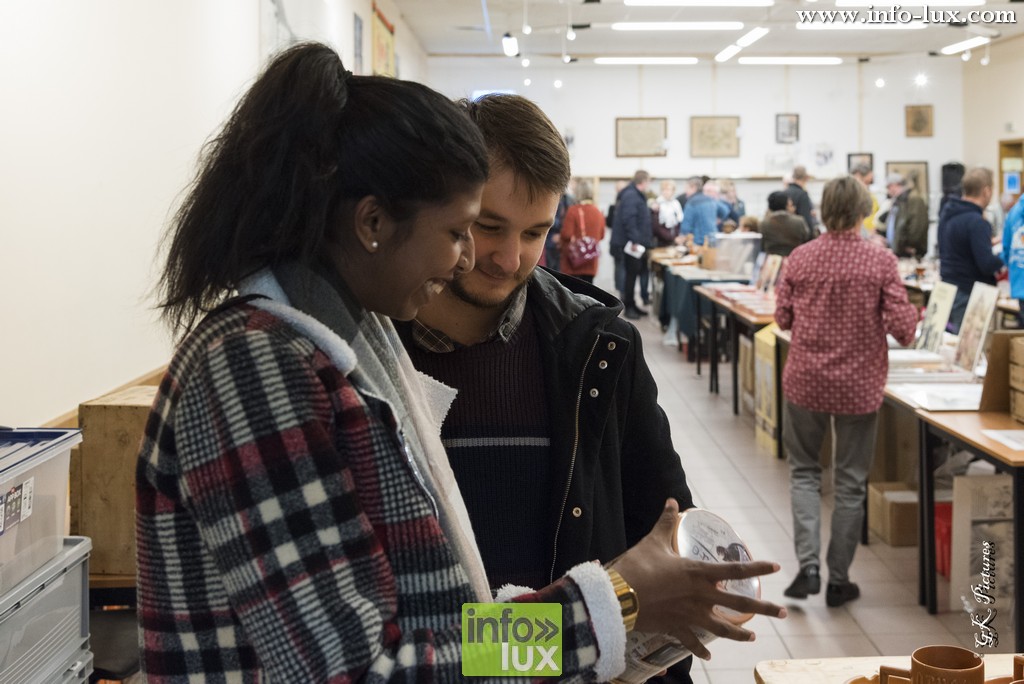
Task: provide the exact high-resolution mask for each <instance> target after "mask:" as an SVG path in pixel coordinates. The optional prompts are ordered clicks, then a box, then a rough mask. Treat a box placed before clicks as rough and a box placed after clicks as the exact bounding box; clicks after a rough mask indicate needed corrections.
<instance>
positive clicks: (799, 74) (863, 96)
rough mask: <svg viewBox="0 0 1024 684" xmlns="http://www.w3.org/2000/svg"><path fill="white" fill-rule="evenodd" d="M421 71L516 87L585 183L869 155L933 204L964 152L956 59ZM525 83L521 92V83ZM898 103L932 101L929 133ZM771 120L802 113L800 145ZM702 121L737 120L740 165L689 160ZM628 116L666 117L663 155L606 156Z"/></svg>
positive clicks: (767, 168) (509, 65) (830, 162)
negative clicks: (926, 192) (909, 131)
mask: <svg viewBox="0 0 1024 684" xmlns="http://www.w3.org/2000/svg"><path fill="white" fill-rule="evenodd" d="M428 63H429V81H428V83H429V84H430V85H431V86H433V87H435V88H438V89H439V90H441V91H442V92H444V93H445V94H447V95H450V96H452V97H465V96H468V95H469V94H471V93H472V92H473V91H474V90H487V89H513V90H515V91H516V92H518V93H520V94H522V95H525V96H527V97H530V98H531V99H533V100H535V101H536V102H537V103H538V104H539V105H540V106H541V107H542V108H543V109H544V110H545V111H546V112H547V113H548V115H549V116H550V117H551V119H552V121H554V123H555V125H556V126H558V128H559V130H561V131H563V133H566V132H571V133H572V136H573V139H574V144H573V149H572V159H573V171H574V173H576V174H577V175H582V176H595V175H596V176H604V177H627V176H631V175H632V173H633V171H635V170H636V169H637V168H645V169H647V170H648V171H650V172H651V173H652V174H653V175H654V176H655V177H656V178H657V177H669V178H676V179H680V178H684V177H686V176H689V175H694V174H705V173H706V174H708V175H710V176H732V177H754V176H764V175H770V176H775V177H778V176H781V175H782V171H781V168H789V167H791V163H790V162H789V161H788V160H790V159H791V160H793V161H794V162H796V163H803V164H805V165H806V166H807V168H808V171H809V172H810V173H811V174H812V175H813V176H817V177H819V178H828V177H831V176H834V175H837V174H839V173H841V172H844V171H845V169H846V155H847V154H848V153H851V152H871V153H873V154H874V163H875V173H876V180H877V181H878V183H881V182H882V180H883V177H884V171H885V163H886V162H887V161H927V162H928V168H929V176H930V181H931V188H932V190H933V196H934V197H935V198H937V197H938V196H939V195H938V194H937V193H938V189H939V172H940V169H939V167H940V166H941V165H942V164H943V163H945V162H947V161H950V160H954V159H960V158H962V156H963V147H964V136H963V128H964V111H963V107H962V104H961V92H962V76H961V74H962V63H961V62H960V61H959V60H958V59H955V58H928V57H921V58H917V57H912V58H888V59H885V60H876V61H872V62H869V63H866V64H857V63H853V64H844V65H842V66H839V67H751V66H740V65H738V64H725V65H712V64H698V65H696V66H691V67H650V66H648V67H602V66H596V65H593V64H586V63H584V62H578V63H575V64H571V65H568V66H565V65H551V66H531V67H530V68H528V69H523V68H522V67H521V66H520V65H519V63H518V61H516V60H511V59H507V58H505V59H502V58H496V59H480V58H474V59H472V60H469V59H460V58H453V57H445V58H431V59H430V60H429V62H428ZM919 71H924V72H926V73H927V74H928V75H929V77H930V79H931V80H930V82H929V84H928V85H926V86H924V87H922V88H919V87H917V86H915V85H914V84H913V78H914V76H915V75H916V74H917V73H918V72H919ZM526 76H529V77H530V78H531V79H532V84H531V85H530V86H524V85H523V79H524V77H526ZM879 76H882V77H884V78H885V79H886V81H887V85H886V87H885V88H883V89H879V88H876V87H875V85H874V81H875V79H876V78H877V77H879ZM556 78H558V79H562V81H563V83H564V85H563V87H562V88H560V89H556V88H555V87H554V86H553V83H554V80H555V79H556ZM907 104H932V105H934V108H935V126H934V133H935V135H934V137H932V138H907V137H906V136H905V135H904V110H903V108H904V106H905V105H907ZM779 113H796V114H799V115H800V141H799V143H797V144H794V145H780V144H777V143H776V142H775V115H776V114H779ZM704 115H723V116H724V115H738V116H739V117H740V126H741V131H742V136H741V140H740V156H739V157H738V158H733V159H694V158H692V157H690V154H689V138H690V131H689V128H690V123H689V122H690V117H691V116H704ZM634 116H647V117H667V118H668V141H669V149H668V155H667V156H665V157H657V158H649V159H637V158H616V157H615V118H616V117H634ZM829 152H830V153H831V155H830V156H829V154H828V153H829ZM819 153H822V159H821V160H820V161H819ZM762 186H764V184H763V183H757V184H755V185H753V186H750V187H752V188H761V190H756V189H755V190H752V192H754V194H756V195H758V197H755V198H753V199H754V200H755V202H751V198H747V201H748V206H749V210H750V211H751V213H759V212H760V211H761V210H763V208H764V206H763V204H762V203H763V197H764V196H766V194H767V191H770V190H771V189H774V187H775V182H774V181H771V182H768V185H767V186H764V187H762ZM739 189H740V190H741V192H742V190H743V186H742V185H741V186H740V188H739ZM815 191H817V192H818V193H820V183H817V184H812V187H811V192H812V195H814V193H815ZM605 201H607V200H606V199H605ZM751 204H757V205H758V206H750V205H751ZM932 204H935V205H937V201H935V202H933V203H932ZM755 209H756V210H757V211H754V210H755Z"/></svg>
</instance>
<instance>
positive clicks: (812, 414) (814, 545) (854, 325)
mask: <svg viewBox="0 0 1024 684" xmlns="http://www.w3.org/2000/svg"><path fill="white" fill-rule="evenodd" d="M870 207H871V198H870V197H869V196H868V192H867V190H866V189H865V188H864V186H863V185H862V184H861V183H860V182H859V181H858V180H856V179H855V178H853V177H852V176H844V177H841V178H836V179H835V180H832V181H830V182H829V183H828V184H827V185H826V186H825V191H824V194H823V195H822V202H821V215H822V221H823V222H824V224H825V226H826V227H827V229H828V232H827V233H823V234H822V235H821V237H819V238H818V239H816V240H813V241H811V242H809V243H807V244H805V245H801V246H800V247H797V248H796V249H795V250H793V252H792V254H790V256H789V257H788V258H787V259H786V261H785V263H784V264H783V267H782V274H781V275H780V277H779V282H778V284H776V286H775V298H776V299H775V301H776V305H775V320H776V322H777V323H778V324H779V326H780V327H781V328H782V329H783V330H792V331H793V335H792V343H791V346H790V351H789V357H788V359H787V361H786V367H785V370H784V371H783V377H782V386H783V392H784V395H785V397H786V403H785V406H784V409H783V435H784V439H785V448H786V453H787V455H788V458H789V466H790V491H791V496H792V511H793V534H794V543H795V547H796V555H797V559H798V560H799V562H800V572H799V574H798V575H797V576H796V579H794V580H793V583H792V584H790V586H789V587H788V588H787V589H786V591H785V595H786V596H789V597H792V598H806V597H807V595H808V594H817V593H818V592H819V591H820V590H821V580H820V570H819V567H820V564H821V563H820V555H821V549H820V545H821V543H820V533H819V529H820V525H821V466H820V464H819V462H818V454H819V452H820V450H821V443H822V439H823V438H824V435H825V430H827V429H828V428H829V425H831V426H832V429H833V431H834V436H835V442H836V463H835V510H834V512H833V514H832V534H831V538H830V540H829V547H828V555H827V557H826V562H827V563H828V572H829V583H828V591H827V592H826V597H825V599H826V603H827V604H828V605H829V606H841V605H843V604H844V603H846V602H847V601H850V600H852V599H855V598H857V597H858V596H859V595H860V590H859V588H858V587H857V585H856V584H855V583H853V582H851V581H850V579H849V576H848V573H849V569H850V564H851V563H852V562H853V555H854V553H855V552H856V550H857V541H858V539H859V537H860V530H861V523H862V521H863V515H864V495H865V487H866V483H867V475H868V470H869V469H870V467H871V459H872V456H873V454H874V448H875V431H876V428H877V421H878V408H879V406H881V403H882V393H883V390H884V388H885V377H886V374H887V372H888V363H889V360H888V349H887V345H886V341H885V337H886V334H887V333H889V334H891V335H893V336H894V337H895V338H896V339H897V340H898V341H899V342H900V343H901V344H904V345H906V344H910V342H911V341H913V339H914V330H915V326H916V323H917V310H916V308H915V307H914V305H913V304H911V303H910V302H909V301H908V300H907V292H906V289H905V288H904V286H903V283H902V281H901V280H900V276H899V272H898V270H897V266H896V257H895V256H894V255H893V254H892V253H891V252H889V251H887V250H885V249H883V248H881V247H880V246H877V245H874V244H872V243H869V242H867V241H865V240H863V239H861V237H860V233H859V228H860V225H861V222H862V221H863V220H864V216H865V215H866V214H867V212H868V211H870Z"/></svg>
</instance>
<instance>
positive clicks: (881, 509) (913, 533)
mask: <svg viewBox="0 0 1024 684" xmlns="http://www.w3.org/2000/svg"><path fill="white" fill-rule="evenodd" d="M868 526H869V527H870V529H871V531H872V532H874V533H875V534H877V535H878V536H879V537H881V539H882V541H884V542H885V543H886V544H888V545H889V546H916V545H917V491H916V490H913V489H911V488H910V487H909V486H908V485H906V484H905V483H903V482H870V483H868Z"/></svg>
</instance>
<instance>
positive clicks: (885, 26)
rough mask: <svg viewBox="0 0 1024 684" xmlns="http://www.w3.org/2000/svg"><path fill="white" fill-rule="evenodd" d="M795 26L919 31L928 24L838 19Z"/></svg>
mask: <svg viewBox="0 0 1024 684" xmlns="http://www.w3.org/2000/svg"><path fill="white" fill-rule="evenodd" d="M796 28H797V30H798V31H915V30H916V31H919V30H921V29H926V28H928V24H926V23H924V22H923V21H908V22H906V23H891V24H890V23H885V22H876V23H873V24H869V23H866V22H865V23H863V24H861V23H854V24H847V23H844V22H840V21H837V22H834V23H831V24H826V23H824V22H814V23H812V24H807V23H803V22H800V23H797V24H796Z"/></svg>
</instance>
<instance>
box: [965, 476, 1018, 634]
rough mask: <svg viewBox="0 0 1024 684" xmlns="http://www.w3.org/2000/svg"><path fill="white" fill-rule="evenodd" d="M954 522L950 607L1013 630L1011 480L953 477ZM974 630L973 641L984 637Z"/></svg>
mask: <svg viewBox="0 0 1024 684" xmlns="http://www.w3.org/2000/svg"><path fill="white" fill-rule="evenodd" d="M952 523H953V524H952V530H951V534H950V564H949V570H950V575H949V605H950V608H951V609H964V610H967V609H970V610H969V612H971V613H972V614H974V615H975V616H977V617H979V618H995V619H994V620H993V621H992V623H989V625H990V626H991V627H993V628H995V630H996V631H997V632H1003V631H1004V630H1007V631H1008V630H1010V629H1012V626H1011V625H1012V617H1010V615H1011V613H1012V607H1013V578H1014V573H1015V572H1019V570H1015V569H1014V567H1013V478H1012V477H1011V476H1010V475H1006V474H1002V475H970V476H958V477H955V478H953V520H952ZM986 566H988V567H986ZM992 566H994V570H995V572H992ZM989 609H992V612H991V613H989ZM981 622H984V620H981ZM993 623H994V624H993ZM975 627H976V629H975V630H974V631H975V634H976V638H977V637H979V636H983V634H984V632H985V630H982V629H980V628H978V627H977V625H975Z"/></svg>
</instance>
